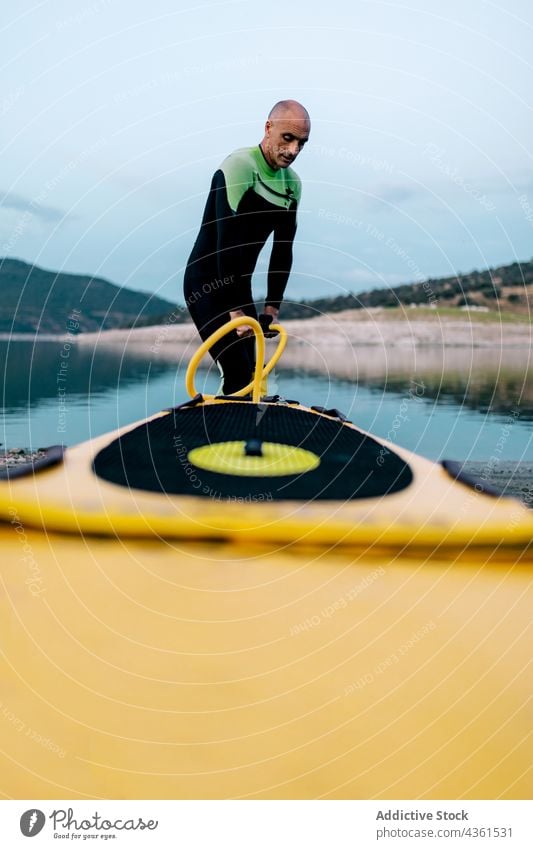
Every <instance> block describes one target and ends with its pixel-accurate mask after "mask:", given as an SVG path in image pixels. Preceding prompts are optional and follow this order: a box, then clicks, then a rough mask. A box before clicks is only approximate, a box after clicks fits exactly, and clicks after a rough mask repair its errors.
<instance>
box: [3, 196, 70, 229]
mask: <svg viewBox="0 0 533 849" xmlns="http://www.w3.org/2000/svg"><path fill="white" fill-rule="evenodd" d="M0 198H1V199H0V204H1V206H2V207H3V208H4V209H15V210H17V212H29V213H31V214H32V215H35V216H37V218H42V220H43V221H50V222H53V221H61V220H62V219H63V218H65V216H66V214H67V213H66V212H65V211H64V210H62V209H57V208H56V207H55V206H45V205H44V204H40V203H38V202H37V201H36V200H35V199H33V198H26V197H24V196H23V195H18V194H16V193H15V192H5V193H2V192H1V191H0Z"/></svg>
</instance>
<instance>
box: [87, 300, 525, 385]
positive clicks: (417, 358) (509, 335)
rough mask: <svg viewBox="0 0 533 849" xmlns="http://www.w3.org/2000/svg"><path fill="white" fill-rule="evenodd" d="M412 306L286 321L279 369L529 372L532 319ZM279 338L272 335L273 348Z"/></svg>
mask: <svg viewBox="0 0 533 849" xmlns="http://www.w3.org/2000/svg"><path fill="white" fill-rule="evenodd" d="M413 312H414V313H416V314H413V315H412V317H411V315H410V313H409V311H408V310H406V311H405V312H404V313H403V316H404V317H403V318H396V317H395V318H391V317H390V312H388V311H386V310H381V309H376V310H374V311H368V310H364V311H363V310H347V311H346V312H341V313H333V314H329V315H322V316H319V317H317V318H313V319H308V320H291V321H286V322H283V325H284V327H285V328H286V330H287V333H288V335H289V342H288V345H287V349H286V351H285V353H284V355H283V358H282V360H281V361H280V364H279V366H278V368H281V369H283V368H288V369H300V370H303V371H306V372H312V373H315V374H329V375H331V376H332V377H338V378H344V379H348V380H357V379H361V378H362V377H373V376H378V375H383V374H395V373H398V374H402V373H403V374H405V373H412V374H422V373H442V372H443V371H447V372H450V371H455V370H458V371H462V372H464V370H465V368H466V369H468V368H476V367H477V366H481V365H483V367H484V368H485V369H488V370H490V371H495V372H498V371H499V370H501V369H502V368H509V369H513V370H519V371H521V372H524V371H528V370H529V367H530V361H531V344H532V339H533V328H532V325H530V324H526V323H518V322H512V323H511V322H510V323H506V322H501V323H500V322H494V321H492V322H488V321H482V320H476V319H473V320H469V318H468V316H467V315H465V317H464V319H463V318H455V317H454V318H449V317H442V316H439V315H432V314H428V315H427V318H426V317H422V318H421V317H420V311H419V310H417V311H413ZM77 344H79V345H90V346H91V347H94V346H106V347H113V348H114V349H115V350H116V351H117V350H118V351H121V352H122V351H124V352H126V351H128V352H129V353H135V352H137V353H139V354H141V353H142V354H144V355H146V356H149V357H154V358H157V359H161V360H165V361H172V362H175V363H180V362H183V361H184V360H185V361H187V360H188V359H189V357H190V356H191V355H192V353H193V352H194V351H195V350H196V348H197V345H198V344H199V337H198V333H197V331H196V328H195V327H194V326H193V325H192V324H191V323H187V324H170V323H169V324H166V325H157V326H151V327H141V328H135V329H133V330H107V331H103V332H101V333H84V334H82V335H80V336H79V337H78V338H77ZM275 344H276V342H275V340H267V350H269V351H273V350H274V347H275Z"/></svg>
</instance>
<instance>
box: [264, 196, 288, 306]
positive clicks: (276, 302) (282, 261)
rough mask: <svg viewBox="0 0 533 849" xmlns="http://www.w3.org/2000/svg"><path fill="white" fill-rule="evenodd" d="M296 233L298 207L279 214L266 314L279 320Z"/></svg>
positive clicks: (271, 257) (273, 246)
mask: <svg viewBox="0 0 533 849" xmlns="http://www.w3.org/2000/svg"><path fill="white" fill-rule="evenodd" d="M295 233H296V207H294V208H293V209H290V210H287V211H280V212H279V213H278V224H277V226H276V228H275V230H274V244H273V245H272V253H271V254H270V264H269V267H268V286H267V296H266V298H265V312H266V313H267V315H272V316H274V318H277V315H278V312H279V308H280V305H281V301H282V300H283V295H284V293H285V287H286V286H287V281H288V279H289V274H290V271H291V267H292V244H293V242H294V236H295Z"/></svg>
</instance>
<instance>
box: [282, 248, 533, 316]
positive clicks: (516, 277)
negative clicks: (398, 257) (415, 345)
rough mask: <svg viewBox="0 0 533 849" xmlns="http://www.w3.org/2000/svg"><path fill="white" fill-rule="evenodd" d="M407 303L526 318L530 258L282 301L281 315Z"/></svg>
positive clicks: (532, 307) (531, 299)
mask: <svg viewBox="0 0 533 849" xmlns="http://www.w3.org/2000/svg"><path fill="white" fill-rule="evenodd" d="M410 304H416V306H427V307H431V306H434V307H464V306H474V307H485V308H488V309H490V310H501V311H503V312H511V313H514V314H518V315H523V316H524V319H527V318H529V317H530V316H531V314H532V313H533V260H530V261H528V262H521V263H518V262H515V263H513V264H512V265H502V266H499V267H497V268H489V269H487V270H486V271H471V272H469V273H468V274H457V275H455V276H454V277H440V278H436V279H428V280H425V281H424V282H422V283H406V284H403V285H402V286H395V287H394V288H384V289H372V290H371V291H369V292H360V293H359V294H357V295H354V294H353V293H347V294H346V295H337V296H336V297H333V298H317V299H313V300H306V301H301V302H299V303H284V304H283V318H284V319H289V318H313V316H316V315H318V314H321V313H327V312H341V311H342V310H353V309H365V308H369V307H399V306H409V305H410Z"/></svg>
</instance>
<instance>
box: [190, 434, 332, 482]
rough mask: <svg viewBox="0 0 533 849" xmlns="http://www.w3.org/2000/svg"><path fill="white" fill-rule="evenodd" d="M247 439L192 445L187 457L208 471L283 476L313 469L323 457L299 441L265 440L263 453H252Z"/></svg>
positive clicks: (246, 475) (247, 475) (226, 473)
mask: <svg viewBox="0 0 533 849" xmlns="http://www.w3.org/2000/svg"><path fill="white" fill-rule="evenodd" d="M245 448H246V442H244V441H243V440H239V441H235V442H215V443H214V444H212V445H201V446H200V448H193V450H192V451H189V454H188V455H187V458H188V460H189V461H190V462H191V463H194V465H195V466H198V468H200V469H205V470H206V471H208V472H218V473H219V474H224V475H242V476H244V477H281V476H282V475H298V474H303V473H304V472H311V471H312V470H313V469H316V468H317V466H319V465H320V457H317V455H316V454H313V452H312V451H306V450H305V448H298V446H296V445H281V444H279V443H277V442H262V443H261V451H262V456H260V457H255V456H249V455H247V454H246V452H245Z"/></svg>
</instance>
